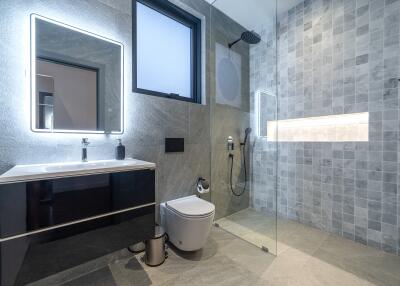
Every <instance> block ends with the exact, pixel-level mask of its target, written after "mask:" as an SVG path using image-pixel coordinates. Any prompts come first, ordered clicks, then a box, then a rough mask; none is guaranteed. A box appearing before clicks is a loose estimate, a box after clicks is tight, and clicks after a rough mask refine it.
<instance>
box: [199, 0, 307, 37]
mask: <svg viewBox="0 0 400 286" xmlns="http://www.w3.org/2000/svg"><path fill="white" fill-rule="evenodd" d="M206 1H207V2H209V3H211V4H213V6H215V7H216V8H218V9H219V10H221V11H222V12H224V13H225V14H226V15H228V16H229V17H230V18H232V19H233V20H235V21H236V22H238V23H239V24H241V25H242V26H243V27H245V28H246V29H248V30H255V31H257V30H259V29H260V27H262V26H265V25H270V24H271V23H273V22H275V12H276V2H275V0H216V1H215V0H206ZM303 1H304V0H283V1H282V0H279V1H277V2H278V9H277V11H278V15H281V13H284V12H286V11H288V10H289V9H290V8H293V7H294V6H295V5H297V4H299V3H301V2H303Z"/></svg>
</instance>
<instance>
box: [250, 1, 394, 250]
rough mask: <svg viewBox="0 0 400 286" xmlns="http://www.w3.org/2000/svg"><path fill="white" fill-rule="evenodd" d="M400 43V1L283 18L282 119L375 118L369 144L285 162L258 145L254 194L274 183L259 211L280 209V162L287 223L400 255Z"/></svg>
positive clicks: (315, 149)
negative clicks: (350, 115)
mask: <svg viewBox="0 0 400 286" xmlns="http://www.w3.org/2000/svg"><path fill="white" fill-rule="evenodd" d="M399 38H400V1H399V0H308V1H305V2H303V3H301V4H299V5H297V6H296V7H294V8H292V9H290V10H289V11H288V12H287V13H285V14H283V15H281V16H280V18H279V21H278V84H279V85H278V88H279V89H278V90H279V92H278V99H279V100H278V101H279V112H278V117H279V119H288V118H302V117H311V116H322V115H330V114H344V113H355V112H369V140H368V142H347V143H344V142H330V143H329V142H328V143H318V142H307V143H304V142H295V143H293V142H291V143H289V142H286V143H285V142H280V143H279V148H278V150H279V151H278V153H277V152H276V149H274V148H273V146H274V143H272V142H267V141H266V139H265V138H258V139H256V143H255V145H254V146H255V147H254V159H253V166H252V167H253V173H254V178H255V179H254V185H255V186H257V183H258V182H259V181H260V180H262V179H261V178H262V175H263V174H264V178H265V179H264V180H266V182H265V184H266V185H267V187H263V188H262V187H260V188H256V187H255V188H253V194H252V198H253V200H252V205H253V207H254V208H256V209H261V210H263V211H267V212H268V211H271V210H274V208H275V207H276V205H275V200H274V194H273V192H274V188H275V185H274V180H273V176H274V173H273V172H274V170H275V168H274V167H275V161H274V159H275V156H276V155H277V154H279V155H278V166H279V167H278V171H277V172H278V198H277V208H278V213H279V215H280V216H283V217H287V218H290V219H294V220H297V221H299V222H302V223H306V224H310V225H313V226H315V227H318V228H321V229H324V230H327V231H329V232H332V233H336V234H338V235H342V236H344V237H346V238H349V239H352V240H355V241H357V242H360V243H363V244H367V245H371V246H374V247H377V248H380V249H383V250H385V251H387V252H391V253H397V254H400V195H399V194H400V191H399V190H398V189H399V186H400V176H399V170H400V165H399V163H400V160H399V155H400V145H399V144H398V141H399V131H400V130H399V128H400V119H399V92H398V78H399V77H400V72H399V71H400V63H399V61H400V40H399ZM251 57H252V60H251V62H252V64H253V66H252V67H251V68H253V67H255V68H256V70H257V69H258V70H261V71H262V70H263V67H264V69H265V68H266V66H265V63H264V62H262V61H260V57H262V55H261V54H260V53H257V51H252V53H251ZM265 80H266V79H265ZM258 83H259V81H254V80H252V84H253V86H252V91H253V93H252V95H254V94H255V93H254V91H255V90H257V89H258V88H259V86H258V85H257V84H258ZM263 84H265V82H264V83H263ZM273 104H274V103H273V102H272V101H270V102H269V103H268V104H267V105H268V106H267V107H263V108H269V109H271V105H273ZM272 109H273V108H272ZM265 110H266V109H264V110H263V109H262V112H265ZM270 120H271V119H270Z"/></svg>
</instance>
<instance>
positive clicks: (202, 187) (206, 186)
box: [197, 177, 210, 194]
mask: <svg viewBox="0 0 400 286" xmlns="http://www.w3.org/2000/svg"><path fill="white" fill-rule="evenodd" d="M209 191H210V183H209V182H208V181H207V180H206V179H204V178H203V177H199V178H198V179H197V192H199V193H200V194H206V193H208V192H209Z"/></svg>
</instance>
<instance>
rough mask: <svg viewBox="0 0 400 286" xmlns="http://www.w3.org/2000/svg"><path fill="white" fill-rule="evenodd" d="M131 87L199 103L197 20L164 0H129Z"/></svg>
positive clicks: (198, 39) (199, 50)
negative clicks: (130, 14)
mask: <svg viewBox="0 0 400 286" xmlns="http://www.w3.org/2000/svg"><path fill="white" fill-rule="evenodd" d="M132 6H133V13H132V15H133V19H132V23H133V40H132V41H133V45H132V46H133V51H132V57H133V91H134V92H138V93H143V94H149V95H155V96H162V97H167V98H173V99H177V100H183V101H189V102H194V103H201V20H200V19H198V18H196V17H195V16H193V15H192V14H190V13H188V12H186V11H184V10H183V9H181V8H179V7H178V6H176V5H174V4H172V3H171V2H169V1H166V0H133V5H132Z"/></svg>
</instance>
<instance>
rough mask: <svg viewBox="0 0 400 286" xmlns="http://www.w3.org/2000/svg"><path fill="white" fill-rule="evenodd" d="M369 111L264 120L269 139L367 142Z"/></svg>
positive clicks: (281, 140) (282, 140)
mask: <svg viewBox="0 0 400 286" xmlns="http://www.w3.org/2000/svg"><path fill="white" fill-rule="evenodd" d="M368 119H369V113H368V112H363V113H352V114H340V115H328V116H318V117H306V118H296V119H287V120H277V121H268V122H266V125H267V128H266V129H267V130H266V136H267V140H268V141H280V142H367V141H368V128H369V126H368Z"/></svg>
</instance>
